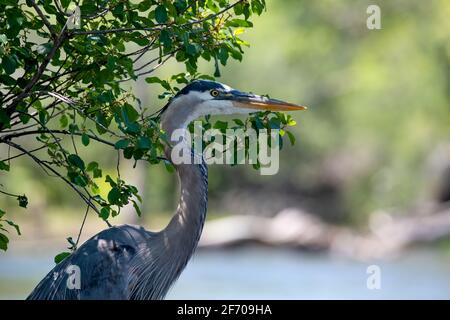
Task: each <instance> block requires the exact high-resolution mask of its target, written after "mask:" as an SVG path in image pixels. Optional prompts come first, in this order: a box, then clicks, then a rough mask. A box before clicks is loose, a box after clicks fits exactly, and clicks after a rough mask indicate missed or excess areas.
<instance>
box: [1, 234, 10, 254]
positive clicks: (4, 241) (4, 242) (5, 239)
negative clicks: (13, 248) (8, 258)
mask: <svg viewBox="0 0 450 320" xmlns="http://www.w3.org/2000/svg"><path fill="white" fill-rule="evenodd" d="M8 242H9V239H8V237H7V236H5V235H4V234H3V233H0V250H3V251H6V250H8Z"/></svg>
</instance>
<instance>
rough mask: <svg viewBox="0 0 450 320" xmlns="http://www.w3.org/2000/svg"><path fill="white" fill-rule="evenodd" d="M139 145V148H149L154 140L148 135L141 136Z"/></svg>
mask: <svg viewBox="0 0 450 320" xmlns="http://www.w3.org/2000/svg"><path fill="white" fill-rule="evenodd" d="M137 147H138V148H139V149H144V150H148V149H150V148H151V147H152V142H151V141H150V139H149V138H147V137H139V139H138V143H137Z"/></svg>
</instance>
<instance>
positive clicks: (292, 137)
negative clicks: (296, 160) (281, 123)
mask: <svg viewBox="0 0 450 320" xmlns="http://www.w3.org/2000/svg"><path fill="white" fill-rule="evenodd" d="M286 133H287V135H288V138H289V141H290V142H291V145H292V146H293V145H294V144H295V136H294V135H293V134H292V132H290V131H286Z"/></svg>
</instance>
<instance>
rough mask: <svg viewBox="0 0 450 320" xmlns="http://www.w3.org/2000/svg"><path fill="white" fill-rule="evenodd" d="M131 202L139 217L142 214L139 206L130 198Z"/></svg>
mask: <svg viewBox="0 0 450 320" xmlns="http://www.w3.org/2000/svg"><path fill="white" fill-rule="evenodd" d="M131 202H133V207H134V210H136V213H137V215H138V216H139V217H140V216H141V215H142V212H141V208H139V205H138V204H137V203H136V201H134V200H131Z"/></svg>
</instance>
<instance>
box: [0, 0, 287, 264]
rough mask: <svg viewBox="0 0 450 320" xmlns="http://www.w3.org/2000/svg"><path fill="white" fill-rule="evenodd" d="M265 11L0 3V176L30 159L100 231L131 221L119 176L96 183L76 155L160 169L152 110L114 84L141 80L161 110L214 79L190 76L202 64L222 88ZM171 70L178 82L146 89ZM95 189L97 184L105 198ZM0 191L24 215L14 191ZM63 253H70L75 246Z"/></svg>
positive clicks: (194, 3)
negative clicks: (123, 216)
mask: <svg viewBox="0 0 450 320" xmlns="http://www.w3.org/2000/svg"><path fill="white" fill-rule="evenodd" d="M264 7H265V2H264V0H251V1H247V0H236V1H228V0H176V1H169V0H143V1H128V0H113V1H109V0H108V1H107V0H83V1H70V0H56V1H50V0H26V1H20V2H19V3H18V2H17V1H15V0H0V56H1V64H0V102H1V109H0V134H1V136H0V144H2V145H4V146H7V148H4V149H3V150H8V153H7V155H6V156H5V157H2V159H1V160H0V170H2V171H3V173H2V175H3V174H5V172H7V171H9V170H10V169H11V166H14V161H15V160H16V159H17V158H19V157H22V156H24V157H29V158H30V159H31V160H32V161H34V162H35V163H36V164H37V165H38V166H39V167H40V168H41V169H42V170H43V171H44V172H46V173H47V174H49V175H51V176H56V177H58V178H60V179H62V180H63V181H64V182H65V183H66V184H67V185H68V186H69V187H70V188H71V189H72V190H73V191H74V192H76V193H77V194H78V195H79V196H80V197H81V198H82V199H83V200H84V201H85V202H86V204H87V210H86V215H87V213H88V211H89V208H91V209H93V210H94V211H96V212H97V214H98V215H99V217H100V218H102V219H103V220H105V221H106V222H107V223H108V218H110V217H111V216H112V217H114V216H116V215H118V214H119V213H120V211H121V209H122V208H123V207H124V206H125V205H127V204H129V203H131V204H132V205H133V206H134V208H135V209H136V212H137V213H138V214H139V215H140V205H139V202H140V201H141V197H140V196H139V194H138V189H137V188H136V187H135V186H133V185H131V184H128V183H127V182H126V181H124V180H123V179H122V178H121V176H120V172H119V169H118V168H119V165H118V164H117V172H116V173H115V174H105V172H104V170H103V168H102V166H101V165H100V164H99V160H98V158H100V156H99V155H98V154H97V156H94V159H90V160H89V161H88V160H87V158H85V157H84V156H83V154H84V151H83V149H84V148H89V147H91V146H93V145H95V146H94V147H93V148H95V150H96V151H98V150H101V149H99V145H103V146H106V147H108V148H109V153H111V152H113V154H116V153H117V154H118V153H119V152H122V153H123V156H124V158H126V159H130V160H132V161H134V162H136V161H138V160H145V161H147V162H149V163H151V164H157V163H160V162H161V161H165V162H166V165H167V166H169V167H170V163H167V160H165V159H164V157H163V141H164V140H165V139H166V138H165V136H164V133H163V132H160V128H159V122H158V120H159V119H158V118H157V117H156V116H153V115H152V113H151V112H150V111H151V110H150V109H153V110H154V108H149V106H144V105H142V103H141V102H140V100H139V99H137V98H136V96H135V94H134V92H133V91H131V90H127V89H126V87H125V86H124V85H123V84H124V83H126V82H128V81H136V80H137V79H138V78H140V77H144V76H146V77H147V78H146V82H147V83H156V84H158V85H160V86H161V87H162V88H163V89H164V92H163V93H162V94H161V95H160V96H159V98H161V99H163V98H166V97H171V96H173V95H174V94H176V92H177V91H178V90H179V88H178V86H179V85H183V84H186V83H188V82H189V81H191V80H192V79H196V78H206V79H211V78H212V79H214V78H213V77H212V76H211V75H207V74H200V73H199V72H198V71H197V69H198V66H197V64H198V61H199V60H200V59H203V60H206V61H210V62H212V63H213V64H214V76H216V77H217V76H220V68H219V66H220V65H225V64H226V63H227V61H228V60H231V59H235V60H238V61H240V60H241V59H242V54H243V46H246V45H247V43H246V42H245V41H243V40H242V39H241V38H240V34H242V33H243V31H244V29H245V28H248V27H252V22H250V20H249V19H250V17H251V16H252V15H253V14H257V15H260V14H261V13H262V12H263V10H264ZM170 59H174V60H175V61H177V62H179V63H181V64H183V65H184V69H185V70H184V71H183V72H181V73H177V74H172V75H169V76H167V77H164V78H162V77H156V76H150V77H149V75H150V74H152V73H153V72H155V70H157V69H158V68H160V67H161V66H162V65H164V64H165V63H166V62H167V61H169V60H170ZM267 116H269V115H267V114H261V117H263V118H264V117H266V118H267ZM276 116H277V115H275V117H276ZM255 119H256V120H259V116H256V118H255ZM283 119H284V118H283ZM266 122H267V121H266ZM267 126H270V125H269V124H267ZM24 137H26V138H27V140H28V141H26V140H20V138H24ZM30 137H34V138H35V141H34V143H28V142H29V138H30ZM11 149H12V150H14V151H13V153H10V150H11ZM114 150H115V151H114ZM119 159H120V155H118V156H117V161H119ZM10 181H11V180H10ZM99 181H101V182H103V186H104V185H105V183H106V184H107V188H108V190H109V191H108V193H107V195H102V194H101V190H100V186H99ZM0 187H1V189H0V192H1V193H2V194H3V195H4V196H5V197H12V198H14V199H16V200H17V201H18V205H19V206H22V207H26V206H27V204H28V199H27V197H26V196H25V195H22V194H21V193H20V191H17V192H13V191H10V190H9V185H8V184H6V183H5V184H2V185H1V186H0ZM6 215H7V213H6V212H5V211H4V210H0V230H1V232H0V249H3V250H6V248H7V244H8V241H9V240H8V238H7V236H6V234H5V233H4V232H7V229H5V227H6V226H7V225H10V226H12V227H14V228H16V229H17V232H18V233H20V231H19V228H18V226H17V225H16V224H15V223H14V222H13V221H11V220H8V219H6V218H5V217H6ZM108 224H109V223H108ZM68 241H69V243H70V245H71V249H75V248H76V246H77V244H78V239H77V240H73V239H72V238H68ZM63 256H64V255H60V256H58V257H59V258H58V260H60V259H62V258H63Z"/></svg>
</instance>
